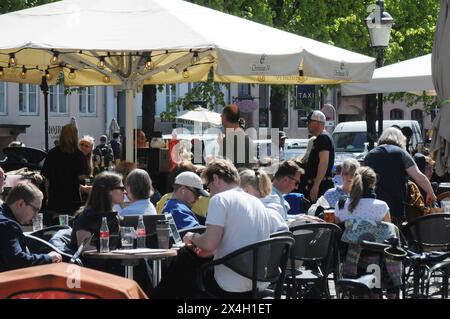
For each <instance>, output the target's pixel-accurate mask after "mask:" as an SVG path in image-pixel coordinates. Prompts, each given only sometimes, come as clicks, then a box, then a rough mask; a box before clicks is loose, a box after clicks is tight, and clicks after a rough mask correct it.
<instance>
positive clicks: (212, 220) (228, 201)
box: [152, 160, 270, 298]
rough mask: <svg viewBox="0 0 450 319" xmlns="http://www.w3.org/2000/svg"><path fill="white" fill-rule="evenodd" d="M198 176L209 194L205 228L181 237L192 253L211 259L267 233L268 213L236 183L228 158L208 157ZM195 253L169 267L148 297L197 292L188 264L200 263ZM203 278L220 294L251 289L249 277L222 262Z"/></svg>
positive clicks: (254, 240) (189, 294)
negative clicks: (203, 168) (200, 176)
mask: <svg viewBox="0 0 450 319" xmlns="http://www.w3.org/2000/svg"><path fill="white" fill-rule="evenodd" d="M202 177H203V179H204V181H205V182H206V188H208V189H209V192H210V194H211V196H212V197H211V200H210V202H209V206H208V215H207V217H206V230H205V232H204V233H203V234H202V235H200V234H197V233H192V232H188V233H186V234H185V236H184V238H183V241H184V243H185V244H186V246H187V247H193V251H194V252H195V254H196V256H198V257H212V256H214V259H219V258H221V257H223V256H225V255H227V254H229V253H231V252H232V251H235V250H237V249H239V248H241V247H244V246H247V245H250V244H252V243H255V242H258V241H261V240H264V239H268V238H269V237H270V219H269V218H270V217H269V216H268V213H267V211H266V209H265V207H264V205H263V204H262V203H261V201H260V200H259V199H258V198H256V197H254V196H252V195H250V194H248V193H246V192H244V191H243V190H242V189H241V188H240V187H239V174H238V172H237V169H236V168H235V167H234V165H233V164H232V163H231V162H230V161H227V160H214V161H212V162H211V163H209V164H208V166H207V167H206V169H205V170H204V172H203V174H202ZM183 254H184V255H185V254H186V252H183ZM179 257H181V256H179ZM198 257H197V258H192V257H191V258H190V260H189V258H188V259H187V260H185V262H184V264H183V265H180V264H179V265H177V269H176V270H175V269H174V267H172V269H170V272H169V271H168V274H167V275H166V278H164V277H163V280H162V284H160V286H161V287H160V288H161V289H157V290H156V291H155V292H154V293H152V297H155V296H156V298H164V297H172V298H173V297H174V295H175V297H179V298H183V297H185V298H189V297H191V298H192V297H193V294H194V295H195V293H197V292H198V290H197V287H196V282H195V280H196V276H195V273H192V272H195V270H196V269H193V267H192V264H193V263H194V264H195V263H196V264H197V267H198V266H199V265H201V262H199V261H198V259H201V258H198ZM177 259H180V258H177ZM187 269H189V271H190V273H188V271H187ZM169 274H170V276H173V279H172V280H170V279H168V278H167V277H169ZM189 278H191V279H189ZM169 281H170V282H169ZM180 281H181V283H180ZM177 282H178V285H177V286H176V283H177ZM194 282H195V283H194ZM205 282H206V283H205V285H206V286H207V287H208V288H212V290H213V291H215V292H216V293H217V294H218V295H220V296H223V297H239V296H240V294H244V295H243V296H245V294H246V293H248V292H249V291H251V290H252V283H251V280H249V279H247V278H245V277H242V276H240V275H238V274H237V273H236V272H234V271H232V270H231V269H229V268H228V267H226V266H223V265H219V266H216V267H214V274H210V276H209V277H207V278H206V279H205ZM183 285H184V286H183ZM263 285H264V283H261V285H259V286H260V287H261V288H264V287H265V286H263ZM175 287H176V288H175ZM157 288H158V287H157ZM162 289H164V293H162V291H161V290H162ZM174 290H175V291H174ZM169 291H172V293H173V295H169V294H167V293H166V292H169ZM248 296H250V295H248Z"/></svg>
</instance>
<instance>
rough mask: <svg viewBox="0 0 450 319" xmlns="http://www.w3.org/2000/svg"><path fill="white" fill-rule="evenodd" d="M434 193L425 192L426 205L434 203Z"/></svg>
mask: <svg viewBox="0 0 450 319" xmlns="http://www.w3.org/2000/svg"><path fill="white" fill-rule="evenodd" d="M436 199H437V198H436V195H434V193H431V194H430V193H427V199H426V201H427V206H430V205H431V204H432V203H434V202H435V201H436Z"/></svg>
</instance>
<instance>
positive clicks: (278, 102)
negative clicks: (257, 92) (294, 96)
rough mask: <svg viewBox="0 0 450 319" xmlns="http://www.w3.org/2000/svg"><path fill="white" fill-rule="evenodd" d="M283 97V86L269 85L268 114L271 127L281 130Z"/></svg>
mask: <svg viewBox="0 0 450 319" xmlns="http://www.w3.org/2000/svg"><path fill="white" fill-rule="evenodd" d="M283 99H284V90H283V86H281V85H271V93H270V114H271V116H272V128H278V129H280V130H283Z"/></svg>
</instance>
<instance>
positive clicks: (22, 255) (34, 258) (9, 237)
mask: <svg viewBox="0 0 450 319" xmlns="http://www.w3.org/2000/svg"><path fill="white" fill-rule="evenodd" d="M19 236H23V235H21V234H20V233H19V231H18V230H15V229H14V228H13V227H12V226H10V225H2V227H1V228H0V251H1V254H2V259H3V262H4V263H5V264H6V265H7V266H8V268H10V269H17V268H24V267H30V266H36V265H43V264H50V263H52V261H53V258H52V256H51V255H48V254H31V253H29V252H27V251H24V250H23V249H22V246H21V245H20V242H19Z"/></svg>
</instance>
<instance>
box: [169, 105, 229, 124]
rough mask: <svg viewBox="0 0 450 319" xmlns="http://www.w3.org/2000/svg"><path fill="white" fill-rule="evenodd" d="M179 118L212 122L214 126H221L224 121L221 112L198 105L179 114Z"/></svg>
mask: <svg viewBox="0 0 450 319" xmlns="http://www.w3.org/2000/svg"><path fill="white" fill-rule="evenodd" d="M177 120H184V121H191V122H198V123H210V124H212V125H214V126H219V125H221V123H222V120H221V117H220V113H217V112H212V111H210V110H207V109H205V108H203V107H197V108H195V109H193V110H190V111H186V112H183V114H181V115H180V116H177Z"/></svg>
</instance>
